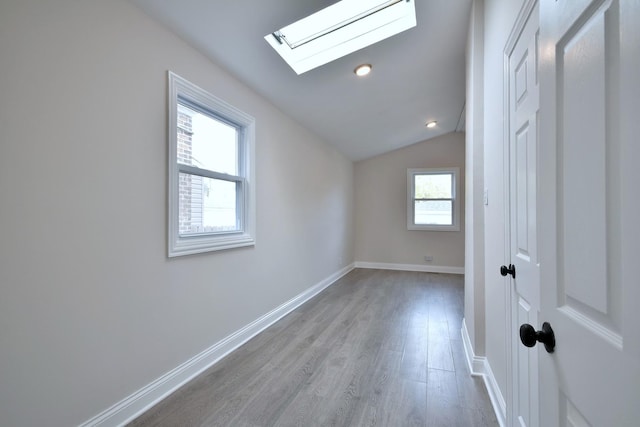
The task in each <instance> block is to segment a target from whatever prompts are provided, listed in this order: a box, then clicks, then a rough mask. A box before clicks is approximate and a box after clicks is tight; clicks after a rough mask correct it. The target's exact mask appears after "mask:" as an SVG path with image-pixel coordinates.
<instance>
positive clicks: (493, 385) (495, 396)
mask: <svg viewBox="0 0 640 427" xmlns="http://www.w3.org/2000/svg"><path fill="white" fill-rule="evenodd" d="M460 332H461V333H462V342H463V343H464V353H465V356H466V357H467V364H468V366H469V370H470V371H471V375H474V376H480V377H482V379H483V381H484V385H485V386H486V387H487V392H488V393H489V399H490V400H491V405H492V406H493V411H494V412H495V413H496V418H497V419H498V423H499V424H500V427H504V426H506V425H507V405H506V403H505V401H504V397H503V396H502V393H501V392H500V387H498V383H497V381H496V377H495V376H494V375H493V371H492V370H491V365H489V361H488V360H487V358H486V357H480V356H476V355H475V354H474V352H473V346H472V345H471V339H470V338H469V332H468V331H467V324H466V322H465V320H464V319H462V330H461V331H460Z"/></svg>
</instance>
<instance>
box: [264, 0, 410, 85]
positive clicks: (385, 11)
mask: <svg viewBox="0 0 640 427" xmlns="http://www.w3.org/2000/svg"><path fill="white" fill-rule="evenodd" d="M415 26H416V12H415V5H414V1H413V0H342V1H339V2H338V3H335V4H333V5H331V6H329V7H327V8H324V9H322V10H320V11H319V12H316V13H314V14H313V15H310V16H307V17H306V18H303V19H301V20H299V21H296V22H294V23H293V24H290V25H287V26H286V27H283V28H281V29H280V30H277V31H274V32H273V33H271V34H267V35H266V36H265V37H264V38H265V40H266V41H267V43H269V44H270V45H271V47H273V48H274V49H275V50H276V52H278V53H279V54H280V56H282V58H283V59H284V60H285V61H286V62H287V64H289V66H291V68H293V70H294V71H295V72H296V73H297V74H302V73H304V72H307V71H309V70H312V69H314V68H316V67H319V66H321V65H324V64H326V63H328V62H331V61H334V60H336V59H338V58H341V57H343V56H345V55H348V54H350V53H352V52H355V51H356V50H359V49H362V48H364V47H367V46H370V45H372V44H374V43H377V42H379V41H381V40H384V39H386V38H389V37H391V36H393V35H396V34H398V33H401V32H402V31H405V30H408V29H409V28H413V27H415Z"/></svg>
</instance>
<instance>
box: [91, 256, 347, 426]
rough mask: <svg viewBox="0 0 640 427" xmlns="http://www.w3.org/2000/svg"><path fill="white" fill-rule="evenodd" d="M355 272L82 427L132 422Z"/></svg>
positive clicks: (242, 332)
mask: <svg viewBox="0 0 640 427" xmlns="http://www.w3.org/2000/svg"><path fill="white" fill-rule="evenodd" d="M353 268H354V264H350V265H348V266H346V267H344V268H343V269H341V270H339V271H337V272H335V273H334V274H332V275H331V276H329V277H327V278H325V279H324V280H322V281H320V282H319V283H317V284H316V285H314V286H312V287H310V288H309V289H307V290H306V291H304V292H303V293H301V294H299V295H297V296H296V297H294V298H292V299H291V300H289V301H287V302H285V303H284V304H282V305H281V306H279V307H277V308H275V309H274V310H272V311H271V312H269V313H267V314H265V315H264V316H262V317H260V318H258V319H256V320H254V321H253V322H251V323H249V324H248V325H246V326H245V327H243V328H242V329H240V330H238V331H236V332H234V333H233V334H231V335H229V336H227V337H226V338H224V339H223V340H221V341H219V342H217V343H216V344H214V345H213V346H211V347H209V348H208V349H206V350H205V351H203V352H202V353H200V354H198V355H196V356H194V357H192V358H191V359H189V360H187V361H186V362H184V363H183V364H181V365H180V366H178V367H176V368H174V369H172V370H171V371H169V372H167V373H166V374H164V375H162V376H161V377H160V378H158V379H156V380H155V381H153V382H151V383H150V384H147V385H146V386H144V387H143V388H141V389H140V390H138V391H136V392H135V393H133V394H132V395H130V396H128V397H126V398H125V399H123V400H121V401H120V402H118V403H116V404H115V405H113V406H112V407H110V408H108V409H107V410H105V411H103V412H101V413H100V414H98V415H96V416H95V417H93V418H91V419H90V420H88V421H85V422H84V423H82V424H81V425H80V426H79V427H93V426H100V427H107V426H121V425H124V424H126V423H128V422H130V421H132V420H133V419H135V418H136V417H138V416H139V415H140V414H142V413H144V412H145V411H147V410H148V409H149V408H151V407H152V406H154V405H155V404H157V403H158V402H160V401H161V400H162V399H164V398H165V397H167V396H168V395H169V394H171V393H173V392H174V391H176V390H177V389H178V388H180V387H181V386H183V385H184V384H186V383H187V382H189V381H190V380H191V379H193V378H194V377H195V376H197V375H198V374H200V373H202V372H203V371H205V370H206V369H208V368H210V367H211V366H213V365H214V364H215V363H216V362H218V361H219V360H220V359H222V358H223V357H224V356H226V355H227V354H229V353H231V352H232V351H234V350H236V349H237V348H238V347H240V346H241V345H242V344H244V343H246V342H247V341H249V340H250V339H251V338H253V337H254V336H256V335H257V334H259V333H260V332H262V331H263V330H265V329H266V328H268V327H269V326H271V325H273V324H274V323H275V322H277V321H278V320H280V319H281V318H283V317H284V316H286V315H287V314H289V313H291V312H292V311H293V310H295V309H296V308H298V307H299V306H301V305H302V304H304V303H305V302H307V301H308V300H310V299H311V298H313V297H314V296H316V295H317V294H319V293H320V292H321V291H323V290H324V289H326V288H328V287H329V286H331V285H332V284H334V283H335V282H336V281H337V280H338V279H340V278H341V277H342V276H344V275H346V274H347V273H349V272H350V271H351V270H353Z"/></svg>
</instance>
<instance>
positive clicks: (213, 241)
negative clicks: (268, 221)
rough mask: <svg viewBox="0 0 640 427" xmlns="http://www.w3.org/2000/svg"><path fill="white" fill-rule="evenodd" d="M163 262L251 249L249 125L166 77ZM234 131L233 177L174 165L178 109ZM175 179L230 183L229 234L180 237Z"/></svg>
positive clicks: (252, 194) (252, 130)
mask: <svg viewBox="0 0 640 427" xmlns="http://www.w3.org/2000/svg"><path fill="white" fill-rule="evenodd" d="M167 80H168V94H169V95H168V98H169V99H168V114H169V117H168V133H169V136H168V145H169V149H168V203H167V205H168V214H167V222H168V227H167V229H168V256H169V257H176V256H181V255H190V254H196V253H203V252H211V251H219V250H225V249H232V248H240V247H246V246H254V245H255V242H256V239H255V224H256V219H255V217H256V214H255V212H256V210H255V162H254V161H253V159H254V158H255V119H254V118H253V117H251V116H250V115H248V114H246V113H244V112H242V111H240V110H239V109H237V108H235V107H233V106H232V105H230V104H228V103H227V102H225V101H223V100H221V99H219V98H217V97H215V96H213V95H212V94H210V93H208V92H207V91H205V90H204V89H201V88H200V87H198V86H196V85H194V84H193V83H191V82H189V81H188V80H186V79H184V78H182V77H180V76H178V75H177V74H175V73H173V72H172V71H168V79H167ZM179 103H181V104H183V105H184V106H186V107H187V108H190V109H193V110H195V111H197V112H199V113H201V114H205V115H207V116H209V117H211V118H213V119H215V120H218V121H221V122H224V123H226V124H228V125H231V126H233V127H235V128H236V129H237V131H238V148H237V150H238V153H237V154H238V171H237V173H238V175H228V174H225V173H220V172H216V171H213V170H209V169H202V168H198V167H196V166H190V165H185V164H181V163H179V162H178V109H179V107H178V105H179ZM180 173H187V174H189V175H194V176H201V177H205V178H211V179H216V180H222V181H228V182H235V183H236V221H237V223H238V226H239V229H238V230H234V231H216V232H203V233H197V234H190V235H186V236H185V235H180V229H179V176H180Z"/></svg>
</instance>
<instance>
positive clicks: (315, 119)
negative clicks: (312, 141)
mask: <svg viewBox="0 0 640 427" xmlns="http://www.w3.org/2000/svg"><path fill="white" fill-rule="evenodd" d="M131 1H132V3H134V4H136V5H138V6H139V7H140V8H142V9H143V10H144V11H145V12H146V13H148V14H149V15H151V16H152V17H153V18H155V19H156V20H158V21H160V22H161V23H163V24H165V25H166V26H167V27H168V28H170V29H171V30H172V31H173V32H175V33H177V34H178V35H179V36H180V37H182V38H183V39H184V40H186V41H188V42H189V43H190V44H191V45H193V46H194V47H195V48H197V49H198V50H200V51H201V52H203V53H204V54H205V55H207V56H209V57H210V58H211V59H212V60H213V61H214V62H215V63H216V64H218V65H220V66H222V67H223V68H225V69H227V70H228V71H230V72H231V73H233V74H234V75H236V76H237V77H238V78H239V79H240V80H241V81H243V82H244V83H245V84H247V85H248V86H250V87H252V88H253V89H254V90H255V91H257V92H258V93H260V94H261V95H263V96H264V97H265V98H267V99H269V100H270V101H271V102H273V103H274V104H275V105H276V106H278V108H280V109H281V110H282V111H284V112H286V113H287V114H289V115H290V116H292V117H293V118H295V119H296V120H297V121H298V122H300V123H301V124H303V125H304V126H305V127H306V128H308V129H310V130H311V131H313V132H314V133H316V134H317V135H319V136H321V137H322V138H323V139H325V140H326V141H327V142H328V143H330V144H332V145H334V146H335V147H336V148H337V149H338V150H339V151H341V152H342V153H344V154H345V155H346V156H347V157H348V158H350V159H352V160H354V161H355V160H361V159H365V158H368V157H372V156H375V155H378V154H381V153H385V152H387V151H391V150H394V149H397V148H400V147H404V146H407V145H411V144H414V143H416V142H420V141H424V140H426V139H429V138H433V137H435V136H438V135H442V134H444V133H448V132H452V131H454V130H456V128H457V127H458V125H459V121H460V119H461V114H462V112H463V109H464V97H465V86H464V82H465V66H464V61H465V55H464V52H465V42H466V35H467V22H468V18H469V13H470V10H471V0H411V1H415V2H416V5H415V6H416V19H417V26H416V27H415V28H412V29H410V30H408V31H405V32H403V33H401V34H398V35H396V36H393V37H391V38H389V39H387V40H384V41H382V42H380V43H377V44H375V45H373V46H369V47H367V48H365V49H362V50H360V51H357V52H354V53H352V54H350V55H347V56H346V57H343V58H340V59H338V60H336V61H334V62H332V63H330V64H326V65H323V66H321V67H319V68H316V69H314V70H311V71H308V72H306V73H304V74H302V75H296V73H295V72H294V71H293V70H292V69H291V68H290V67H289V66H288V65H287V64H286V63H285V62H284V61H283V60H282V58H280V56H279V55H278V54H277V53H276V52H275V51H274V50H273V49H272V48H271V46H269V44H268V43H267V42H266V41H265V40H264V36H265V35H266V34H269V33H271V32H273V31H275V30H277V29H279V28H282V27H284V26H286V25H288V24H290V23H292V22H294V21H296V20H298V19H301V18H304V17H305V16H308V15H310V14H312V13H314V12H317V11H318V10H320V9H322V8H324V7H326V6H329V5H330V4H332V3H335V1H336V0H305V1H300V0H227V1H222V0H180V1H175V0H131ZM362 63H370V64H373V71H372V73H371V74H370V75H368V76H367V77H365V78H357V77H356V76H355V74H354V73H353V69H354V68H355V67H356V66H357V65H359V64H362ZM431 120H437V121H438V125H437V126H436V127H435V128H433V129H427V128H426V127H425V123H426V122H427V121H431Z"/></svg>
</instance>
